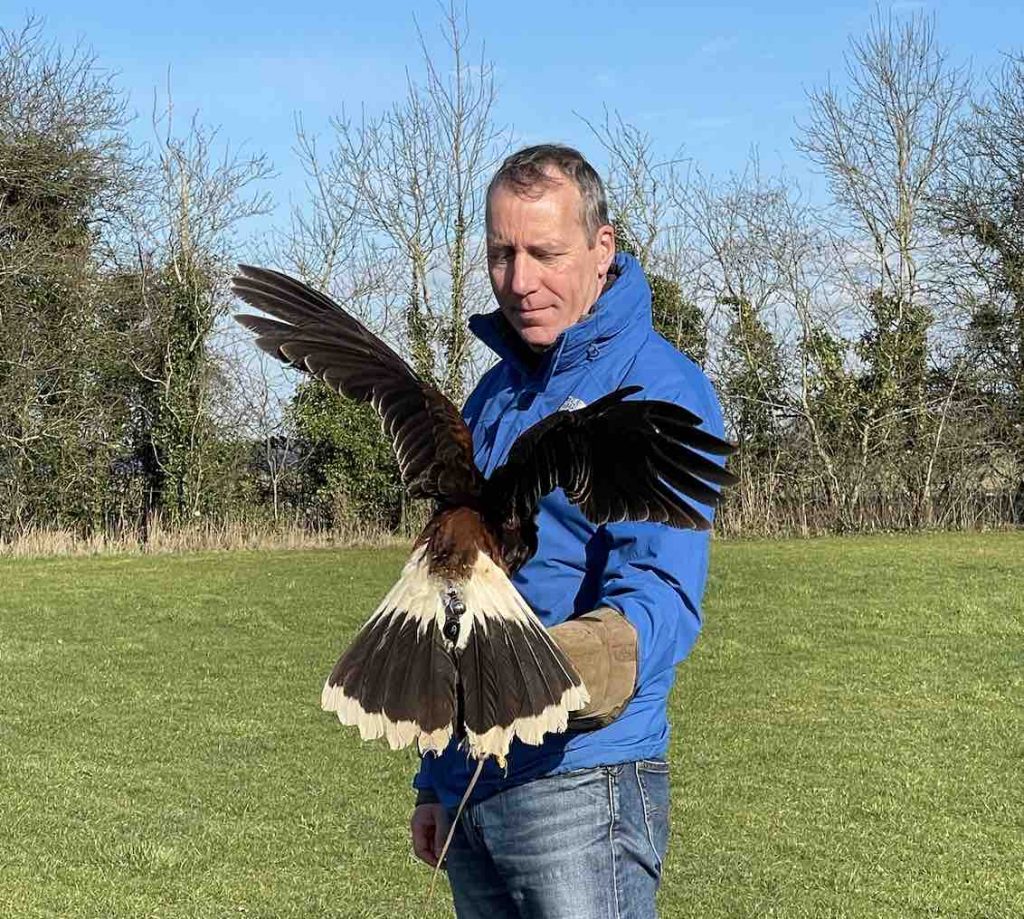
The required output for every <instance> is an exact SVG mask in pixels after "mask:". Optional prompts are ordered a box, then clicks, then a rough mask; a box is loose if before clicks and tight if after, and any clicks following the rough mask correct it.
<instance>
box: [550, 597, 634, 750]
mask: <svg viewBox="0 0 1024 919" xmlns="http://www.w3.org/2000/svg"><path fill="white" fill-rule="evenodd" d="M548 633H549V634H550V635H551V637H552V638H553V639H554V640H555V643H556V644H557V645H558V646H559V647H560V648H561V649H562V651H563V652H565V655H566V656H567V657H568V658H569V660H570V661H572V663H573V666H574V667H575V668H576V671H577V672H578V673H579V675H580V677H581V678H582V679H583V684H584V685H585V686H586V687H587V692H589V693H590V702H588V703H587V705H586V706H585V707H584V708H582V709H579V710H578V711H574V712H570V714H569V730H570V731H592V730H595V729H596V728H603V727H604V726H605V725H608V724H611V723H612V722H613V721H614V720H615V719H616V718H618V716H619V715H621V714H622V712H623V710H624V709H625V707H626V705H628V704H629V700H630V699H632V698H633V694H634V693H635V692H636V671H637V640H636V629H634V628H633V626H632V625H631V624H630V622H629V620H628V619H627V618H626V617H625V616H623V615H622V613H620V612H619V611H618V610H615V609H611V608H609V607H602V608H601V609H597V610H594V611H593V612H592V613H585V614H584V615H582V616H577V617H575V618H574V619H569V620H567V621H566V622H561V623H559V624H558V625H556V626H552V627H551V628H550V629H548Z"/></svg>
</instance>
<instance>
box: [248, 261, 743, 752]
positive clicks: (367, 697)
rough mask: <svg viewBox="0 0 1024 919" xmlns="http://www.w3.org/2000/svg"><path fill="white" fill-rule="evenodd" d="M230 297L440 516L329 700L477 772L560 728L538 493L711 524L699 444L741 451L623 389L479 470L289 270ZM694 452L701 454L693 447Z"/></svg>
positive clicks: (368, 336) (644, 516)
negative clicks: (359, 417)
mask: <svg viewBox="0 0 1024 919" xmlns="http://www.w3.org/2000/svg"><path fill="white" fill-rule="evenodd" d="M232 289H233V291H234V292H235V293H236V294H237V295H238V296H239V297H241V299H242V300H244V301H245V302H247V303H248V304H250V305H251V306H253V307H256V308H257V309H258V310H260V311H262V312H263V313H266V314H268V315H269V316H272V317H274V318H265V317H261V316H254V315H248V314H238V315H236V317H235V318H236V319H237V320H238V321H239V322H240V323H241V324H242V325H244V326H245V327H246V328H248V329H250V330H251V331H253V332H255V333H256V344H257V345H258V346H259V347H260V348H262V349H263V350H264V351H266V352H267V353H269V354H271V355H272V356H274V357H275V358H277V359H279V360H281V361H283V362H284V363H286V364H288V365H291V366H294V367H296V368H298V369H300V370H303V371H305V372H307V373H309V374H312V375H313V376H314V377H317V378H319V379H320V380H322V381H323V382H324V383H326V384H327V385H328V386H330V387H331V388H332V389H334V390H336V391H337V392H339V393H342V394H344V395H345V396H348V397H349V398H352V399H356V400H360V401H364V402H369V403H370V404H371V405H372V406H373V407H374V408H375V409H376V410H377V412H378V413H379V414H380V416H381V419H382V421H383V431H384V434H385V435H386V436H387V437H388V438H389V439H390V440H391V442H392V444H393V446H394V449H395V452H396V454H397V457H398V465H399V469H400V471H401V476H402V481H403V483H404V485H405V487H406V489H407V490H408V493H409V495H410V496H411V497H413V498H427V499H431V500H432V501H433V502H434V506H435V510H434V513H433V516H432V517H431V518H430V520H429V522H428V523H427V525H426V527H425V528H424V530H423V532H422V533H421V534H420V536H419V538H418V539H417V540H416V542H415V544H414V547H413V551H412V555H411V556H410V558H409V560H408V562H407V563H406V565H405V568H404V569H403V571H402V574H401V576H400V577H399V579H398V581H397V583H396V584H395V585H394V587H393V588H392V589H391V590H390V591H389V592H388V594H387V595H386V596H385V597H384V599H383V601H382V602H381V604H380V606H378V607H377V609H376V611H375V612H374V613H373V615H372V616H371V617H370V618H369V620H368V621H367V622H366V624H365V625H364V626H363V627H362V629H361V630H360V631H359V632H358V634H357V635H356V637H355V639H354V640H353V641H352V643H351V644H350V645H349V647H348V649H347V650H346V651H345V652H344V653H343V654H342V656H341V658H340V659H339V660H338V663H337V664H336V665H335V667H334V669H333V670H332V671H331V673H330V675H329V676H328V678H327V681H326V683H325V685H324V688H323V693H322V697H321V704H322V707H323V708H324V709H325V710H327V711H333V712H336V713H337V716H338V718H339V719H340V720H341V721H342V722H343V723H345V724H349V725H355V726H356V727H358V729H359V732H360V735H361V737H362V738H363V739H364V740H368V739H372V738H379V737H384V738H385V739H386V740H387V741H388V742H389V744H390V745H391V746H392V747H393V748H396V749H397V748H399V747H404V746H407V745H408V744H411V743H413V742H414V741H415V742H416V743H417V744H418V746H419V749H420V751H421V752H426V751H428V750H432V751H435V752H440V751H441V750H443V749H444V748H445V747H446V746H447V745H448V743H449V741H450V740H451V738H452V736H453V735H455V736H457V737H459V738H460V740H461V741H462V742H463V743H464V745H465V747H466V748H467V750H468V753H469V755H470V756H471V757H473V758H475V759H476V760H478V761H479V763H480V765H482V764H483V761H484V760H485V759H486V758H488V757H493V758H494V759H495V760H497V761H498V763H499V764H500V765H503V764H504V763H505V759H506V756H507V754H508V749H509V745H510V744H511V742H512V739H513V738H516V737H518V738H519V740H520V741H522V742H524V743H527V744H539V743H540V742H541V741H542V739H543V737H544V735H545V734H547V733H550V732H561V731H565V730H566V727H567V719H568V715H569V712H571V711H574V710H576V709H579V708H582V707H583V706H584V705H585V704H586V702H587V700H588V696H587V691H586V687H585V686H584V685H583V682H582V681H581V679H580V677H579V675H578V673H577V672H576V670H575V669H574V668H573V665H572V663H571V662H570V661H569V660H568V658H567V657H566V656H565V655H564V654H563V653H562V651H561V650H560V649H559V647H558V646H557V645H556V644H555V643H554V641H552V639H551V638H550V637H549V635H548V633H547V632H546V631H545V629H544V627H543V626H542V625H541V623H540V620H539V619H538V618H537V617H536V615H535V614H534V613H533V611H532V610H531V609H530V607H529V606H528V605H527V603H526V602H525V601H524V600H523V598H522V597H521V596H520V595H519V593H518V592H517V591H516V589H515V587H514V586H513V584H512V582H511V580H510V576H511V575H512V574H514V572H515V571H516V569H518V568H519V567H520V566H521V565H522V564H523V563H524V562H525V561H526V560H527V559H528V558H529V557H530V556H531V555H532V554H533V553H534V551H536V548H537V525H536V521H535V515H536V512H537V508H538V503H539V502H540V500H541V498H542V497H543V496H544V495H546V494H548V493H549V492H552V491H554V490H555V489H557V488H562V489H564V491H565V494H566V496H567V497H568V499H569V500H570V501H572V502H573V503H575V504H576V505H578V506H579V508H580V510H581V511H582V512H583V514H584V515H586V517H587V518H589V519H590V520H591V521H592V522H593V523H594V524H596V525H600V524H604V523H609V522H613V521H621V520H650V521H656V522H660V523H666V524H670V525H672V526H676V527H684V528H696V529H707V528H708V527H709V526H710V524H709V522H708V520H707V519H706V518H705V517H704V516H703V515H702V514H701V512H700V511H699V510H698V508H697V507H695V506H694V504H693V503H692V501H693V500H696V501H697V502H701V503H703V504H705V505H711V506H714V505H715V504H716V503H717V501H718V497H719V490H718V489H717V488H715V487H714V486H715V485H718V486H722V485H728V484H732V482H733V477H732V476H731V474H730V473H728V472H726V471H725V470H724V469H723V468H722V466H721V465H720V464H719V463H718V462H715V461H714V460H711V459H708V458H707V457H706V456H703V455H702V453H703V454H712V455H718V456H725V455H728V454H729V453H731V452H732V451H733V449H734V447H733V445H731V444H729V443H727V442H726V441H723V440H721V439H719V438H717V437H715V436H713V435H711V434H709V433H707V432H706V431H703V430H701V429H700V427H699V426H700V424H701V419H700V418H698V417H697V416H696V415H694V414H693V413H692V412H689V411H687V410H686V409H685V408H682V407H680V406H678V405H674V404H672V403H670V402H663V401H654V400H642V399H637V400H627V397H628V396H632V395H635V394H636V393H637V392H639V391H640V387H638V386H629V387H624V388H622V389H619V390H616V391H615V392H612V393H610V394H608V395H606V396H604V397H603V398H601V399H598V400H597V401H595V402H594V403H592V404H591V405H589V406H586V407H584V408H580V409H578V410H576V411H558V412H555V413H554V414H552V415H549V416H548V417H546V418H545V419H543V420H542V421H540V422H538V423H537V424H535V425H534V426H533V427H531V428H529V429H528V430H527V431H525V432H524V433H523V434H521V435H520V437H519V438H518V440H517V441H516V442H515V443H514V445H513V446H512V448H511V450H510V451H509V453H508V456H507V458H506V460H505V462H504V464H503V465H502V466H500V467H499V468H497V469H495V470H494V472H493V473H492V474H491V475H490V477H488V478H484V476H483V475H482V474H481V472H480V470H479V469H477V466H476V464H475V462H474V460H473V441H472V437H471V436H470V433H469V430H468V429H467V427H466V425H465V423H464V422H463V420H462V417H461V415H460V414H459V411H458V410H457V409H456V407H455V406H454V405H453V404H452V403H451V402H450V401H449V400H448V399H447V398H446V397H445V396H444V395H443V394H442V393H441V392H440V391H439V390H438V389H436V388H435V387H434V386H432V385H430V384H429V383H427V382H425V381H423V380H421V379H419V378H418V377H417V375H416V374H415V373H414V372H413V371H412V369H411V368H410V367H409V366H408V365H407V364H406V363H405V361H404V360H402V358H401V357H399V355H398V354H396V353H395V351H393V350H392V349H391V348H390V347H388V345H387V344H385V343H384V342H383V341H381V340H380V339H379V338H378V337H376V336H375V335H373V334H372V333H371V332H370V331H369V330H368V329H366V328H365V327H364V326H363V325H362V324H361V323H360V322H358V321H357V320H356V319H354V318H353V317H352V316H350V315H349V314H348V313H346V312H345V311H344V310H343V309H342V308H341V307H340V306H339V305H338V304H337V303H335V302H334V301H333V300H331V299H330V298H328V297H326V296H325V295H323V294H321V293H318V292H317V291H315V290H313V289H312V288H310V287H308V286H307V285H305V284H303V283H301V282H300V281H297V280H295V279H293V278H291V277H289V276H287V275H285V274H282V273H280V272H277V271H271V270H269V269H264V268H254V267H251V266H248V265H240V266H239V273H238V274H237V275H236V276H235V277H234V278H233V280H232ZM698 451H700V452H698Z"/></svg>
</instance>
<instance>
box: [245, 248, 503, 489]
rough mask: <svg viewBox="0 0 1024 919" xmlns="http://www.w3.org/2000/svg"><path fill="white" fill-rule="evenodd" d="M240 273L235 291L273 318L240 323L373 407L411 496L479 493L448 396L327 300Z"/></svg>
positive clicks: (303, 288)
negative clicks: (389, 440)
mask: <svg viewBox="0 0 1024 919" xmlns="http://www.w3.org/2000/svg"><path fill="white" fill-rule="evenodd" d="M238 268H239V273H238V274H237V275H235V277H234V278H233V279H232V281H231V289H232V290H233V291H234V292H235V293H236V294H237V295H238V296H239V297H241V298H242V299H243V300H245V302H246V303H249V304H250V305H252V306H254V307H256V308H257V309H259V310H262V311H263V312H265V313H269V314H270V315H271V316H274V317H275V318H274V319H267V318H264V317H262V316H251V315H247V314H238V315H236V316H235V319H237V320H238V322H240V323H241V324H242V325H244V326H245V327H246V328H247V329H250V330H252V331H253V332H255V333H256V336H257V337H256V344H257V345H258V346H259V347H260V348H262V349H263V350H264V351H266V352H267V353H268V354H270V355H272V356H273V357H275V358H277V359H278V360H280V361H284V362H285V363H286V364H290V365H292V366H294V367H298V368H299V369H300V370H305V371H306V372H308V373H310V374H312V375H313V376H315V377H317V378H319V379H321V380H323V382H324V383H326V384H327V385H328V386H330V387H331V388H332V389H334V390H336V391H337V392H339V393H342V394H344V395H346V396H348V397H350V398H352V399H357V400H359V401H361V402H369V403H370V404H371V405H372V406H373V407H374V409H376V411H377V412H378V414H379V415H380V416H381V419H382V421H383V426H384V432H385V434H386V435H387V436H388V437H389V438H390V439H391V441H392V443H393V445H394V448H395V454H396V455H397V457H398V467H399V469H400V470H401V474H402V481H403V482H404V483H405V486H406V488H407V489H408V491H409V494H410V495H411V496H412V497H414V498H435V499H447V500H450V501H454V502H457V501H464V500H466V499H467V498H469V497H471V496H474V495H478V494H479V493H480V488H481V486H482V483H483V477H482V476H481V475H480V472H479V471H478V470H477V468H476V464H475V463H474V462H473V439H472V437H471V436H470V433H469V430H468V428H467V427H466V425H465V422H463V420H462V416H461V415H460V414H459V411H458V409H457V408H456V407H455V406H454V405H452V403H451V402H450V401H449V400H448V399H447V398H446V397H445V396H444V394H443V393H441V392H440V391H439V390H438V389H436V388H435V387H433V386H431V385H429V384H428V383H424V382H423V381H422V380H420V379H419V378H418V377H417V376H416V374H415V373H413V371H412V369H411V368H410V367H409V365H408V364H406V363H405V361H403V360H402V358H401V357H399V356H398V355H397V354H396V353H395V352H394V351H393V350H392V349H391V348H389V347H388V346H387V345H386V344H385V343H384V342H382V341H381V340H380V339H379V338H377V336H376V335H374V334H373V333H372V332H370V331H369V330H368V329H367V328H366V327H365V326H363V325H362V323H360V322H359V321H358V320H356V319H355V318H353V317H352V316H350V315H349V314H348V313H346V312H345V311H344V310H343V309H342V308H341V307H340V306H338V304H337V303H335V302H334V301H333V300H331V299H330V298H329V297H326V296H324V295H323V294H321V293H318V292H317V291H315V290H313V289H312V288H311V287H308V286H307V285H306V284H303V283H302V282H301V281H297V280H295V279H294V278H290V277H289V276H288V275H286V274H281V272H279V271H271V270H270V269H267V268H254V267H252V266H250V265H239V266H238Z"/></svg>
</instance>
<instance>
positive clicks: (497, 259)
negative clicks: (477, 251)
mask: <svg viewBox="0 0 1024 919" xmlns="http://www.w3.org/2000/svg"><path fill="white" fill-rule="evenodd" d="M487 261H489V262H490V263H491V264H492V265H497V264H500V263H502V262H507V261H508V253H507V252H494V251H491V252H488V253H487Z"/></svg>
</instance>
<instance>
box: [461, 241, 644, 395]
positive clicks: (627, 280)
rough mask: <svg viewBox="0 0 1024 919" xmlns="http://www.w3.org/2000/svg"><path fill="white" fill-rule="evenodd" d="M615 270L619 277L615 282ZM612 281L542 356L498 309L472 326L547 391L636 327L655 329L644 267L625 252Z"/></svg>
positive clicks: (619, 257) (531, 381) (618, 257)
mask: <svg viewBox="0 0 1024 919" xmlns="http://www.w3.org/2000/svg"><path fill="white" fill-rule="evenodd" d="M613 272H615V273H617V275H618V276H617V277H614V278H613ZM613 272H609V278H613V280H612V281H611V283H610V284H609V285H606V286H605V289H604V292H603V293H602V294H601V296H600V297H598V298H597V302H596V303H595V304H594V305H593V307H592V308H591V310H590V312H589V313H587V315H586V316H584V317H583V318H582V319H581V320H580V321H579V322H577V323H576V324H575V325H572V326H570V327H569V328H568V329H566V330H565V331H564V332H563V333H562V334H561V335H559V336H558V338H557V339H555V341H554V343H553V344H552V345H551V346H550V347H549V348H547V349H546V350H545V351H543V352H541V353H540V354H538V353H536V352H534V351H531V350H530V349H529V348H528V347H527V346H526V344H525V343H524V342H523V340H522V339H521V338H520V337H519V335H518V334H517V333H516V331H515V330H514V329H513V328H512V326H511V325H509V323H508V320H507V319H505V317H504V316H503V315H502V313H501V310H500V309H497V310H494V311H493V312H491V313H478V314H476V315H475V316H471V317H470V319H469V328H470V330H471V331H472V332H473V334H474V335H476V337H477V338H479V339H480V340H481V341H482V342H483V343H484V344H485V345H487V347H489V348H490V349H491V350H492V351H494V352H495V353H496V354H497V355H498V357H500V358H501V359H502V360H503V361H506V362H507V363H508V364H510V365H511V366H512V368H513V369H515V370H516V371H517V372H518V373H519V374H520V375H521V376H523V377H525V378H526V380H527V381H528V382H529V384H531V386H533V387H536V388H538V389H543V388H545V387H546V386H547V383H548V381H549V380H550V379H551V377H552V376H554V374H555V373H561V372H563V371H565V370H568V369H570V368H573V367H576V366H578V365H579V364H581V363H583V362H584V361H586V360H590V359H593V358H594V357H596V356H597V355H598V354H600V352H601V350H602V349H603V348H604V346H605V344H606V343H607V342H609V341H610V340H611V339H612V338H614V337H615V336H616V335H619V334H620V333H621V332H623V331H625V330H627V329H632V328H633V327H637V328H640V329H642V330H645V331H646V330H647V329H650V327H651V289H650V287H649V286H648V284H647V278H645V277H644V272H643V269H642V268H641V267H640V263H639V262H638V261H637V260H636V259H635V258H633V256H632V255H629V254H627V253H625V252H620V253H618V254H617V255H616V256H615V264H614V267H613Z"/></svg>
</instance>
